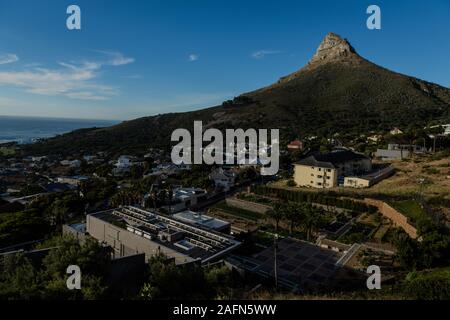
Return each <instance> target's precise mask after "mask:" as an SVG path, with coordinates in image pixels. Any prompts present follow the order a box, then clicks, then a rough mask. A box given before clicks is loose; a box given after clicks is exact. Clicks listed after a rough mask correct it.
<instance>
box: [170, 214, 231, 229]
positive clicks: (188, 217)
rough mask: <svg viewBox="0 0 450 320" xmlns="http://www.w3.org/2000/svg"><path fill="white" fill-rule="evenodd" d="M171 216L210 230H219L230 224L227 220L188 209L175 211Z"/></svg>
mask: <svg viewBox="0 0 450 320" xmlns="http://www.w3.org/2000/svg"><path fill="white" fill-rule="evenodd" d="M173 217H174V218H175V219H177V220H181V221H184V222H187V223H191V224H196V225H199V226H203V227H205V228H208V229H212V230H220V229H222V228H225V227H227V226H229V225H230V223H229V222H227V221H223V220H220V219H216V218H213V217H210V216H207V215H204V214H200V213H197V212H194V211H190V210H186V211H183V212H179V213H176V214H174V215H173Z"/></svg>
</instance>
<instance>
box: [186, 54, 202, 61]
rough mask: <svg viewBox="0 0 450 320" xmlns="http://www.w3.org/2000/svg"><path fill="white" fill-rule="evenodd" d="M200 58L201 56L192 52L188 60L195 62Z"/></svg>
mask: <svg viewBox="0 0 450 320" xmlns="http://www.w3.org/2000/svg"><path fill="white" fill-rule="evenodd" d="M199 58H200V57H199V56H198V55H197V54H195V53H191V54H190V55H189V57H188V60H189V61H190V62H194V61H197V60H198V59H199Z"/></svg>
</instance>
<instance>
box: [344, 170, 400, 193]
mask: <svg viewBox="0 0 450 320" xmlns="http://www.w3.org/2000/svg"><path fill="white" fill-rule="evenodd" d="M394 172H395V168H394V167H392V166H388V167H385V168H382V169H379V170H375V171H373V172H370V173H368V174H365V175H362V176H349V177H345V178H344V187H349V188H369V187H371V186H373V185H374V184H376V183H378V182H380V181H381V180H383V179H386V178H387V177H389V176H391V175H393V174H394Z"/></svg>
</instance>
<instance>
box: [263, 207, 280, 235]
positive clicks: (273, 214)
mask: <svg viewBox="0 0 450 320" xmlns="http://www.w3.org/2000/svg"><path fill="white" fill-rule="evenodd" d="M266 215H267V216H268V217H269V219H272V220H273V221H274V222H275V233H278V226H279V225H280V221H281V219H283V217H284V213H283V205H282V204H281V203H279V202H277V203H275V205H274V206H273V209H272V210H269V211H267V213H266Z"/></svg>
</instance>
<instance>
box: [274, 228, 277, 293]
mask: <svg viewBox="0 0 450 320" xmlns="http://www.w3.org/2000/svg"><path fill="white" fill-rule="evenodd" d="M277 251H278V231H276V233H275V236H274V254H275V258H274V261H273V264H274V265H273V270H274V276H275V290H277V291H278V270H277V269H278V264H277V262H278V261H277V260H278V259H277V254H278V252H277Z"/></svg>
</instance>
